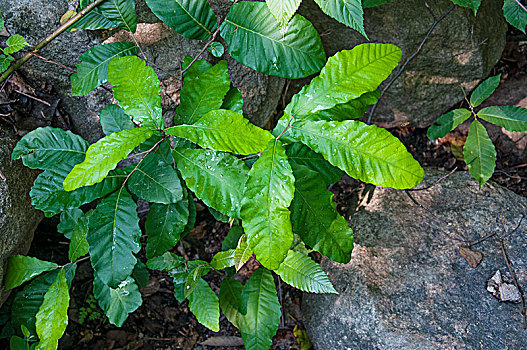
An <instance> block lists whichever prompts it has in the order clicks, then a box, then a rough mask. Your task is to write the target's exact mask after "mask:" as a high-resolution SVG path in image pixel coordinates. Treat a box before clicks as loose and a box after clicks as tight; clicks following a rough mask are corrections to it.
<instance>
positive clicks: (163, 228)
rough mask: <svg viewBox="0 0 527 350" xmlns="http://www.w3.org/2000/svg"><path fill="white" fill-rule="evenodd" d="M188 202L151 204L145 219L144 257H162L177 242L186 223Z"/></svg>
mask: <svg viewBox="0 0 527 350" xmlns="http://www.w3.org/2000/svg"><path fill="white" fill-rule="evenodd" d="M188 215H189V209H188V201H187V200H186V198H185V199H182V200H180V201H178V202H177V203H173V204H156V203H154V204H152V205H150V211H149V212H148V215H147V217H146V222H145V230H146V234H147V235H148V239H147V241H146V257H147V258H148V259H152V258H154V257H156V256H160V255H163V254H164V253H165V252H167V251H168V250H169V249H171V248H172V247H174V246H175V245H176V244H177V243H178V242H179V238H180V235H181V233H182V232H183V230H184V229H185V226H186V224H187V222H188Z"/></svg>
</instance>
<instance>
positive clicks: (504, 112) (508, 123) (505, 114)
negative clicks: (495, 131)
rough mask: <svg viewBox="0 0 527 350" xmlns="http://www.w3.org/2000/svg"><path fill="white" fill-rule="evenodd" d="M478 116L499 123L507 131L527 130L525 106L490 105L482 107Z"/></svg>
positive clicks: (526, 109) (526, 110)
mask: <svg viewBox="0 0 527 350" xmlns="http://www.w3.org/2000/svg"><path fill="white" fill-rule="evenodd" d="M478 117H479V118H481V119H483V120H486V121H488V122H490V123H493V124H496V125H499V126H502V127H504V128H505V129H507V130H508V131H519V132H522V131H527V108H523V107H516V106H492V107H486V108H483V109H482V110H480V111H479V112H478Z"/></svg>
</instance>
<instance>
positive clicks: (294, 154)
mask: <svg viewBox="0 0 527 350" xmlns="http://www.w3.org/2000/svg"><path fill="white" fill-rule="evenodd" d="M286 154H287V159H288V160H289V163H291V164H296V165H303V166H306V167H307V168H309V169H310V170H313V171H315V172H317V173H318V174H319V175H320V177H322V179H323V180H324V184H325V185H326V186H329V185H331V184H334V183H335V182H337V181H339V180H340V179H341V178H342V176H344V172H343V171H342V170H340V169H339V168H337V167H335V166H333V165H331V164H329V162H328V161H327V160H325V159H324V157H323V156H322V155H320V154H318V153H316V152H314V151H313V150H312V149H311V148H309V147H307V146H306V145H304V144H302V143H300V142H295V143H292V144H290V145H288V146H287V147H286Z"/></svg>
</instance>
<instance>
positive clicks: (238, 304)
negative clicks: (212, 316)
mask: <svg viewBox="0 0 527 350" xmlns="http://www.w3.org/2000/svg"><path fill="white" fill-rule="evenodd" d="M242 291H243V285H242V284H241V283H240V282H238V281H236V280H235V279H233V278H225V279H224V280H223V281H222V282H221V287H220V306H221V311H222V312H223V314H224V315H225V317H227V319H228V320H229V322H230V323H232V324H233V325H234V327H236V328H238V329H240V325H241V324H242V322H243V317H244V316H245V315H246V314H247V300H245V304H244V310H242V303H243V301H242V300H241V296H242ZM242 311H243V312H242Z"/></svg>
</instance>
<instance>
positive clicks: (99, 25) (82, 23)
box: [70, 0, 119, 30]
mask: <svg viewBox="0 0 527 350" xmlns="http://www.w3.org/2000/svg"><path fill="white" fill-rule="evenodd" d="M93 1H95V0H80V2H79V5H80V9H84V8H85V7H86V6H88V5H89V4H91V3H92V2H93ZM118 26H119V25H118V24H117V22H116V21H114V20H113V19H111V18H110V17H109V16H108V15H107V14H105V13H103V12H102V11H101V10H100V9H99V8H98V7H96V8H94V9H93V10H91V11H90V12H89V13H88V14H86V15H85V16H83V17H82V18H81V19H79V20H78V21H77V22H76V23H74V24H73V25H72V26H71V27H70V28H71V30H76V29H88V30H97V29H110V28H115V27H118Z"/></svg>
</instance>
